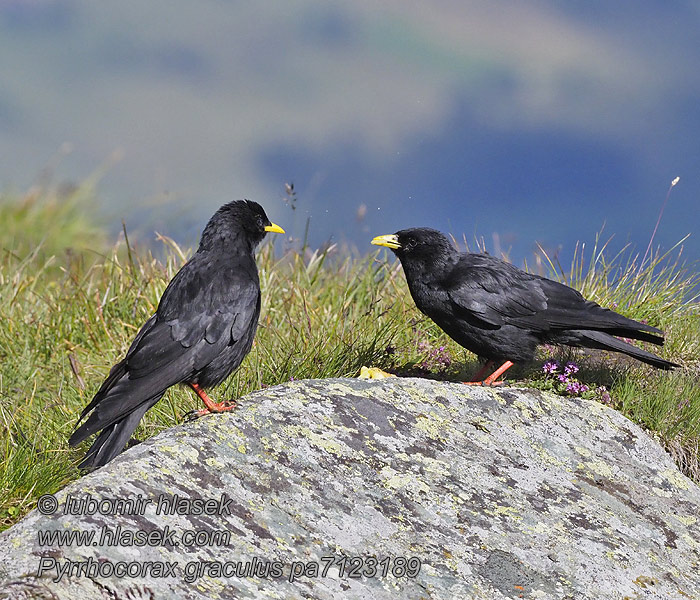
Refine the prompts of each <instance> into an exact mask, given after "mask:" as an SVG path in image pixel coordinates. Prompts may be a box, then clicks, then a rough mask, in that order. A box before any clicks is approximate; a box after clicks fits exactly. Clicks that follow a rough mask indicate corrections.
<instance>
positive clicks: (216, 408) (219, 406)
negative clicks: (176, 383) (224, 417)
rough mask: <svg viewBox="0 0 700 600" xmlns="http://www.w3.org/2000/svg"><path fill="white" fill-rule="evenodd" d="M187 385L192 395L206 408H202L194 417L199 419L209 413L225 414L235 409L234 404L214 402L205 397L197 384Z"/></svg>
mask: <svg viewBox="0 0 700 600" xmlns="http://www.w3.org/2000/svg"><path fill="white" fill-rule="evenodd" d="M187 385H189V386H190V387H191V388H192V389H193V390H194V393H195V394H197V395H198V396H199V397H200V398H201V399H202V402H204V406H206V407H207V408H206V409H204V408H203V409H201V410H198V411H196V415H197V416H198V417H201V416H202V415H207V414H209V413H220V412H227V411H229V410H233V409H234V408H236V403H235V402H219V403H216V402H214V401H213V400H212V399H211V398H210V397H209V396H207V393H206V392H205V391H204V390H203V389H202V388H201V387H199V384H197V383H188V384H187Z"/></svg>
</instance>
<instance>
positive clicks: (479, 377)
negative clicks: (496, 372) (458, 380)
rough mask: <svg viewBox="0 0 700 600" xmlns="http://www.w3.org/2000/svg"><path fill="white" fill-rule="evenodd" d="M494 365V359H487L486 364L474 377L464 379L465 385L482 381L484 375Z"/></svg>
mask: <svg viewBox="0 0 700 600" xmlns="http://www.w3.org/2000/svg"><path fill="white" fill-rule="evenodd" d="M492 366H493V361H492V360H487V361H486V362H485V363H484V365H483V366H482V367H481V369H479V370H478V371H477V372H476V374H475V375H474V377H472V378H471V379H470V380H469V381H463V382H462V383H463V384H464V385H470V384H472V383H479V384H480V383H481V382H482V381H483V380H484V375H486V371H488V370H489V369H490V368H491V367H492Z"/></svg>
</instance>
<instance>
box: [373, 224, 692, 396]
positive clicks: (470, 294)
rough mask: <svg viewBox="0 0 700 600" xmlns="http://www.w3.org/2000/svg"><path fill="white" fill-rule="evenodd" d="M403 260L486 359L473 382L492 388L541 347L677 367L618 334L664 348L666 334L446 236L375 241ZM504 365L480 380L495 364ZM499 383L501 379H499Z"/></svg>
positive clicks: (422, 299) (453, 332)
mask: <svg viewBox="0 0 700 600" xmlns="http://www.w3.org/2000/svg"><path fill="white" fill-rule="evenodd" d="M372 244H374V245H376V246H386V247H387V248H390V249H391V250H392V251H393V252H394V253H395V254H396V256H398V258H399V260H400V261H401V265H402V266H403V270H404V273H405V275H406V282H407V283H408V289H409V290H410V292H411V296H412V297H413V300H414V302H415V303H416V306H417V307H418V308H419V309H420V310H421V312H423V313H425V314H426V315H427V316H428V317H430V318H431V319H432V320H433V321H435V323H437V324H438V325H439V326H440V328H441V329H442V330H443V331H445V333H447V335H449V336H450V337H451V338H452V339H453V340H455V341H456V342H457V343H458V344H460V345H461V346H463V347H464V348H466V349H467V350H470V351H471V352H473V353H474V354H476V355H477V356H479V357H481V358H485V359H486V360H487V362H486V364H485V365H484V368H483V369H481V371H479V373H477V375H475V376H474V378H473V379H472V381H470V382H467V383H471V384H482V385H493V384H494V382H496V380H497V379H498V378H499V377H500V376H501V375H502V374H503V373H505V371H507V370H508V369H509V368H510V367H512V366H513V364H514V363H517V362H528V361H531V360H532V359H533V358H534V356H535V351H536V348H537V345H538V344H563V345H566V346H576V347H583V348H596V349H601V350H613V351H615V352H622V353H623V354H626V355H628V356H632V357H634V358H636V359H637V360H640V361H642V362H645V363H647V364H650V365H652V366H654V367H657V368H659V369H672V368H673V367H677V366H678V365H677V364H675V363H672V362H670V361H667V360H664V359H663V358H660V357H658V356H656V355H655V354H652V353H651V352H647V351H645V350H642V349H640V348H637V347H636V346H633V345H632V344H628V343H625V342H623V341H622V340H619V339H618V338H616V337H614V336H622V337H625V338H631V339H635V340H643V341H645V342H651V343H653V344H657V345H659V346H660V345H662V344H663V343H664V339H663V332H662V331H660V330H659V329H656V328H655V327H651V326H649V325H645V324H644V323H639V322H637V321H633V320H632V319H628V318H627V317H623V316H622V315H620V314H618V313H616V312H613V311H611V310H609V309H607V308H602V307H601V306H600V305H598V304H596V303H595V302H592V301H590V300H586V299H585V298H584V297H583V296H582V295H581V294H580V293H579V292H578V291H576V290H574V289H572V288H570V287H568V286H566V285H564V284H561V283H558V282H556V281H552V280H551V279H546V278H544V277H539V276H537V275H532V274H530V273H526V272H525V271H522V270H520V269H518V268H517V267H514V266H513V265H511V264H510V263H507V262H505V261H502V260H499V259H497V258H494V257H493V256H489V255H488V254H475V253H470V252H466V253H462V252H460V251H459V250H457V249H456V248H455V247H454V245H453V244H452V243H451V242H450V240H449V239H447V237H446V236H445V235H443V234H442V233H440V232H439V231H436V230H434V229H427V228H416V229H404V230H402V231H398V232H397V233H394V234H391V235H380V236H377V237H375V238H374V239H373V240H372ZM495 362H498V364H500V366H499V367H498V368H497V369H496V370H495V371H494V372H493V373H491V374H490V375H489V376H488V377H486V379H483V380H482V379H481V378H482V377H483V375H484V373H485V372H487V370H489V369H491V368H492V366H493V364H494V363H495ZM496 383H499V382H496Z"/></svg>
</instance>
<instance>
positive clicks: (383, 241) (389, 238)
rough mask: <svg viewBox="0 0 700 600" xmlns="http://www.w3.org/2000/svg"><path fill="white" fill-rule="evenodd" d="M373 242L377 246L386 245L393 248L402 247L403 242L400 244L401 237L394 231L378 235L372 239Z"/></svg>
mask: <svg viewBox="0 0 700 600" xmlns="http://www.w3.org/2000/svg"><path fill="white" fill-rule="evenodd" d="M372 243H373V244H374V245H375V246H386V247H387V248H391V249H392V250H398V249H399V248H401V244H399V238H398V236H397V235H396V234H394V233H390V234H388V235H378V236H377V237H376V238H374V239H373V240H372Z"/></svg>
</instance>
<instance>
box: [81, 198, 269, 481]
mask: <svg viewBox="0 0 700 600" xmlns="http://www.w3.org/2000/svg"><path fill="white" fill-rule="evenodd" d="M267 231H275V232H282V229H281V228H280V227H278V226H277V225H273V224H272V223H270V220H269V219H268V218H267V215H266V214H265V211H264V210H263V208H262V207H261V206H260V205H259V204H257V203H256V202H251V201H248V200H239V201H236V202H230V203H228V204H225V205H224V206H222V207H221V208H220V209H219V210H218V211H217V212H216V213H215V214H214V216H213V217H212V218H211V219H210V220H209V223H208V224H207V225H206V227H205V228H204V231H203V232H202V237H201V240H200V244H199V248H198V250H197V252H196V253H195V254H194V256H192V258H191V259H190V260H189V261H188V262H187V263H186V264H185V265H184V266H183V267H182V268H181V269H180V271H178V273H177V274H176V275H175V276H174V277H173V279H172V281H171V282H170V283H169V284H168V287H167V288H166V290H165V292H163V296H162V297H161V299H160V302H159V304H158V309H157V311H156V313H155V314H154V315H153V316H152V317H151V318H150V319H148V321H146V323H145V324H144V325H143V327H142V328H141V330H140V331H139V332H138V334H137V335H136V337H135V339H134V341H133V342H132V344H131V347H130V348H129V350H128V352H127V353H126V356H125V358H124V359H123V360H122V361H120V362H119V363H117V364H116V365H115V366H114V367H113V368H112V370H111V371H110V374H109V376H108V377H107V379H106V380H105V381H104V383H103V384H102V386H101V387H100V389H99V390H98V391H97V393H96V394H95V397H94V398H93V399H92V401H91V402H90V404H88V405H87V406H86V407H85V409H84V410H83V412H82V414H81V416H80V421H82V420H83V419H85V417H87V420H85V422H83V423H82V425H80V422H79V426H78V427H77V428H76V430H75V431H74V432H73V435H72V436H71V437H70V440H69V443H70V444H71V445H72V446H74V445H76V444H78V443H80V442H82V441H83V440H85V439H86V438H88V437H89V436H90V435H92V434H93V433H96V432H98V431H100V430H101V433H100V434H99V435H98V436H97V438H96V439H95V441H94V443H93V445H92V447H91V448H90V449H89V451H88V452H87V454H86V456H85V459H84V460H83V462H82V463H81V465H80V467H81V468H94V467H98V466H101V465H104V464H106V463H107V462H109V461H110V460H112V459H113V458H114V457H115V456H116V455H117V454H119V453H120V452H121V451H122V449H123V448H124V446H125V445H126V443H127V442H128V441H129V438H130V437H131V434H132V433H133V431H134V430H135V429H136V426H137V425H138V423H139V421H140V420H141V417H143V415H144V414H145V413H146V411H147V410H148V409H149V408H151V407H152V406H153V405H154V404H155V403H156V402H158V400H160V398H161V397H162V396H163V394H164V393H165V391H166V390H167V389H168V388H169V387H171V386H173V385H175V384H177V383H185V384H189V385H191V386H192V387H193V389H195V391H197V387H199V388H208V387H212V386H216V385H218V384H219V383H221V382H222V381H223V380H224V379H226V378H227V377H228V376H229V375H230V374H231V373H232V372H233V371H234V370H235V369H237V368H238V366H239V365H240V364H241V361H242V360H243V358H244V357H245V356H246V354H248V352H249V351H250V348H251V345H252V343H253V337H254V336H255V330H256V329H257V325H258V316H259V314H260V283H259V279H258V270H257V267H256V264H255V256H254V251H255V247H256V246H257V245H258V244H259V243H260V242H261V241H262V239H263V238H264V237H265V234H266V232H267ZM198 393H199V392H198ZM205 396H206V394H205ZM88 414H89V416H88Z"/></svg>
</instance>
